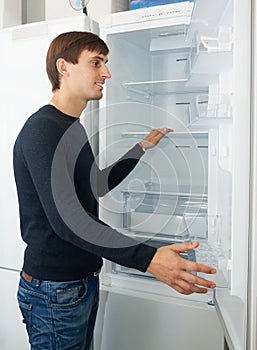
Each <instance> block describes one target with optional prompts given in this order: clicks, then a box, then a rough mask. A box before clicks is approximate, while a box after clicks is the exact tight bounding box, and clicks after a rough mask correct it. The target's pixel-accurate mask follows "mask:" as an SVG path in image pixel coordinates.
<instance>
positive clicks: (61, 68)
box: [56, 58, 68, 76]
mask: <svg viewBox="0 0 257 350" xmlns="http://www.w3.org/2000/svg"><path fill="white" fill-rule="evenodd" d="M56 68H57V70H58V72H59V73H60V75H62V76H67V75H68V69H67V62H66V61H65V59H64V58H58V59H57V60H56Z"/></svg>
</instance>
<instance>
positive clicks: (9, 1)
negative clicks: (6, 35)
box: [0, 0, 22, 29]
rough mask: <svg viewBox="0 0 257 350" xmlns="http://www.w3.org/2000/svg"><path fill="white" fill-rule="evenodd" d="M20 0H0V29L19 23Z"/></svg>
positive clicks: (20, 14)
mask: <svg viewBox="0 0 257 350" xmlns="http://www.w3.org/2000/svg"><path fill="white" fill-rule="evenodd" d="M21 5H22V1H21V0H0V29H1V28H3V27H10V26H16V25H19V24H21V17H22V6H21Z"/></svg>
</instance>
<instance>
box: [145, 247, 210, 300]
mask: <svg viewBox="0 0 257 350" xmlns="http://www.w3.org/2000/svg"><path fill="white" fill-rule="evenodd" d="M198 246H199V242H193V243H192V242H185V243H180V244H172V245H168V246H164V247H161V248H158V249H157V251H156V253H155V255H154V257H153V259H152V261H151V262H150V264H149V266H148V269H147V271H148V272H150V273H151V274H152V275H154V276H155V277H156V278H157V279H158V280H160V281H162V282H164V283H166V284H167V285H169V286H170V287H172V288H174V289H175V290H176V291H177V292H179V293H181V294H192V293H206V292H207V291H208V288H215V287H216V284H215V283H214V282H212V281H209V280H206V279H204V278H202V277H199V276H195V275H193V274H192V273H190V272H189V271H195V272H203V273H208V274H215V273H216V269H215V268H213V267H210V266H206V265H203V264H198V263H196V262H193V261H190V260H186V259H183V258H181V257H180V256H179V253H182V252H185V251H188V250H190V249H194V248H197V247H198Z"/></svg>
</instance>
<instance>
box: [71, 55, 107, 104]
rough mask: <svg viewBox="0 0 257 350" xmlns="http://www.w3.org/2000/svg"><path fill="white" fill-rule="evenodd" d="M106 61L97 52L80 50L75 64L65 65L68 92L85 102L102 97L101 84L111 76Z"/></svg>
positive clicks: (104, 57) (105, 57)
mask: <svg viewBox="0 0 257 350" xmlns="http://www.w3.org/2000/svg"><path fill="white" fill-rule="evenodd" d="M107 62H108V59H107V56H104V55H102V54H99V53H98V52H90V51H87V50H84V51H82V53H81V55H80V56H79V60H78V63H77V64H71V63H68V65H67V70H68V73H69V75H68V79H67V85H66V86H67V88H68V89H69V91H68V92H69V94H70V95H72V96H73V97H78V98H79V99H83V101H85V102H87V101H90V100H99V99H100V98H102V96H103V93H102V91H103V84H104V83H105V80H106V79H109V78H110V77H111V74H110V72H109V69H108V68H107V66H106V63H107Z"/></svg>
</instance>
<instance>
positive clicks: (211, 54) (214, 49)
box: [186, 33, 233, 75]
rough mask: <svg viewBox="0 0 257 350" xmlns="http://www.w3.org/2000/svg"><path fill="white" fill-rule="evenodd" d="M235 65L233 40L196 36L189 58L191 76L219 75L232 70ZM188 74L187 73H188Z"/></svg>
mask: <svg viewBox="0 0 257 350" xmlns="http://www.w3.org/2000/svg"><path fill="white" fill-rule="evenodd" d="M232 65H233V51H232V40H231V38H230V35H229V34H227V35H224V38H222V39H219V38H218V37H214V38H212V37H208V36H204V35H202V36H199V34H198V33H195V35H194V43H193V45H192V49H191V51H190V55H189V58H188V66H187V70H188V73H189V75H191V74H210V75H213V74H219V73H221V72H224V71H227V70H229V69H231V67H232ZM186 73H187V71H186Z"/></svg>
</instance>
